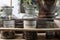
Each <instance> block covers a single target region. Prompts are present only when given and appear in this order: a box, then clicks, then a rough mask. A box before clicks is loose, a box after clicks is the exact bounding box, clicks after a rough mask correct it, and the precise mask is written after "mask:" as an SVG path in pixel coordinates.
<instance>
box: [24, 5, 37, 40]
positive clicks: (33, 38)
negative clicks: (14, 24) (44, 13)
mask: <svg viewBox="0 0 60 40" xmlns="http://www.w3.org/2000/svg"><path fill="white" fill-rule="evenodd" d="M25 12H26V15H24V16H23V19H24V21H23V23H24V29H30V28H36V20H35V19H36V18H37V16H36V15H35V11H34V7H33V5H29V4H28V5H27V6H26V7H25ZM24 36H25V38H26V40H37V33H36V32H29V31H25V32H24Z"/></svg>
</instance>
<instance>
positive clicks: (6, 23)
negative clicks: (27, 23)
mask: <svg viewBox="0 0 60 40" xmlns="http://www.w3.org/2000/svg"><path fill="white" fill-rule="evenodd" d="M3 9H4V12H5V14H6V17H7V18H6V19H3V27H4V28H14V27H15V21H14V20H12V15H11V14H12V7H9V6H5V7H3ZM1 34H2V37H1V38H3V39H13V38H15V31H11V30H6V31H2V32H1Z"/></svg>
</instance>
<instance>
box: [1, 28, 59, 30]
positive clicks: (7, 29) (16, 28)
mask: <svg viewBox="0 0 60 40" xmlns="http://www.w3.org/2000/svg"><path fill="white" fill-rule="evenodd" d="M0 30H1V31H5V30H13V31H60V28H29V29H24V28H0Z"/></svg>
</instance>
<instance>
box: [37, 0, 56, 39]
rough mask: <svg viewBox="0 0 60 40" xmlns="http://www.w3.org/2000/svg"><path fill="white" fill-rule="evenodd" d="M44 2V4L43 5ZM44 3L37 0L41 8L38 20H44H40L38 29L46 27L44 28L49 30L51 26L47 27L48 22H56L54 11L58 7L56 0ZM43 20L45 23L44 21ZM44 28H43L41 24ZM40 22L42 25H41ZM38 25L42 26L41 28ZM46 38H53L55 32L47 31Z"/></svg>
mask: <svg viewBox="0 0 60 40" xmlns="http://www.w3.org/2000/svg"><path fill="white" fill-rule="evenodd" d="M43 2H44V3H43ZM43 2H42V0H37V3H38V7H39V15H38V18H42V19H39V20H38V21H37V27H41V28H42V27H44V28H49V26H48V27H47V25H48V24H47V22H54V19H53V18H54V14H55V13H54V9H55V7H56V4H55V0H44V1H43ZM42 20H43V21H42ZM40 21H41V22H42V24H43V25H44V26H42V24H41V22H40ZM39 22H40V23H39ZM38 23H39V24H40V25H41V26H38ZM46 37H47V38H53V37H54V36H53V32H50V31H47V32H46Z"/></svg>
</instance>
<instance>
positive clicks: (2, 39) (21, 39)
mask: <svg viewBox="0 0 60 40" xmlns="http://www.w3.org/2000/svg"><path fill="white" fill-rule="evenodd" d="M0 40H25V39H0Z"/></svg>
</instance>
